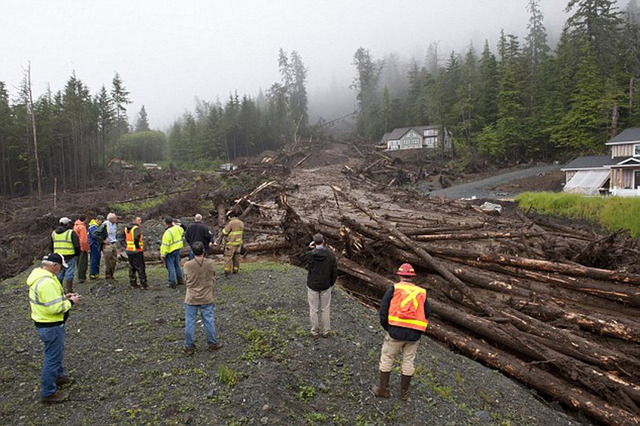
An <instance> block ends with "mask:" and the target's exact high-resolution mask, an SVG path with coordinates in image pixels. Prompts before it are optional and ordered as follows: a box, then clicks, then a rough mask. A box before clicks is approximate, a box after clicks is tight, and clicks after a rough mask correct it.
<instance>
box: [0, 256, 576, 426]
mask: <svg viewBox="0 0 640 426" xmlns="http://www.w3.org/2000/svg"><path fill="white" fill-rule="evenodd" d="M27 273H28V271H27V272H25V273H23V274H21V275H19V276H17V277H15V278H11V279H8V280H5V281H4V282H2V285H1V286H0V291H1V293H2V298H1V300H2V301H1V302H0V308H2V309H0V320H1V321H2V323H3V324H4V326H3V327H2V329H1V330H2V331H1V332H2V340H3V341H4V342H5V344H3V345H2V346H1V347H2V349H1V352H0V354H1V359H2V374H1V376H0V380H1V383H2V386H1V387H0V401H1V402H0V421H1V422H2V423H3V424H56V425H58V424H72V425H75V424H122V423H135V424H185V423H189V424H236V425H239V424H344V425H353V424H359V425H365V424H413V425H415V424H436V425H459V424H465V425H467V424H471V425H476V424H495V425H575V424H578V423H577V422H576V420H574V419H573V418H571V417H568V416H567V415H566V414H564V413H563V412H561V411H559V410H557V409H556V407H554V406H551V405H549V404H547V403H546V402H544V401H542V400H541V399H539V398H538V397H537V396H536V395H535V392H533V391H531V390H528V389H526V388H524V387H522V386H521V385H520V384H518V383H516V382H514V381H512V380H510V379H509V378H507V377H505V376H503V375H502V374H500V373H499V372H496V371H493V370H491V369H488V368H486V367H484V366H482V365H480V364H478V363H476V362H474V361H472V360H470V359H467V358H465V357H464V356H461V355H458V354H455V353H452V352H451V351H449V350H448V349H447V348H445V347H443V346H442V345H440V344H439V343H437V342H435V341H431V340H430V339H429V338H427V337H424V338H423V340H422V342H421V346H420V348H419V351H418V357H417V361H416V362H417V371H416V377H415V378H414V381H413V383H412V389H411V390H412V396H411V399H410V401H409V402H406V403H405V402H402V401H400V400H399V399H398V397H397V396H398V393H399V371H398V366H396V368H395V369H394V373H393V374H392V379H391V387H392V393H393V395H394V396H393V397H392V398H391V399H388V400H385V399H377V398H375V397H374V396H373V395H372V394H371V393H370V391H369V388H370V386H371V385H373V384H375V382H376V380H377V360H378V356H379V351H380V347H381V343H382V329H381V327H380V326H379V324H378V319H377V313H376V312H375V311H373V310H371V309H369V308H367V307H365V306H362V305H361V304H359V303H358V302H357V301H355V300H354V299H353V298H351V297H350V296H348V295H347V294H346V293H345V292H344V291H342V290H341V289H339V288H336V289H335V290H334V292H333V300H332V325H333V329H334V331H335V336H333V337H331V338H328V339H319V340H313V339H312V338H311V337H310V336H309V319H308V307H307V302H306V287H305V284H304V283H305V274H306V272H305V271H304V270H301V269H299V268H296V267H292V266H290V265H288V264H285V263H245V264H243V266H242V270H241V271H240V273H239V274H237V275H233V276H231V277H230V278H229V279H224V278H222V279H220V280H219V281H218V283H217V285H216V299H217V301H216V308H215V309H216V326H217V330H218V337H219V339H220V341H221V342H223V343H224V344H225V346H224V347H223V348H222V349H220V350H219V351H217V352H215V353H210V352H207V351H206V350H204V348H205V346H206V345H205V343H206V342H205V339H204V333H203V331H202V328H201V327H197V329H196V345H197V347H198V350H197V351H196V353H195V354H194V355H193V356H190V357H189V356H186V355H184V354H183V353H182V347H183V338H184V329H183V327H184V311H183V306H182V301H183V297H184V294H183V293H184V289H183V288H178V289H177V290H171V289H169V288H167V287H166V284H165V280H166V272H165V270H164V269H163V268H161V267H160V266H150V267H149V276H150V283H151V285H152V286H153V289H152V290H151V291H148V292H143V291H141V290H133V289H131V288H129V286H128V284H127V280H126V274H127V272H126V267H125V266H124V265H120V266H119V268H118V270H117V272H116V278H117V279H118V282H119V283H118V284H116V285H110V284H108V283H106V282H105V281H102V280H97V281H93V282H91V283H89V284H83V285H77V286H76V287H77V291H78V292H80V293H81V294H83V300H82V304H81V305H79V306H77V307H76V308H75V309H74V310H73V312H72V315H71V317H70V319H69V321H68V323H67V324H68V325H67V343H66V355H65V366H66V369H67V372H68V374H70V375H71V376H73V377H74V378H76V383H74V384H73V385H71V387H70V388H69V389H68V390H67V391H66V392H68V394H69V396H70V399H69V401H67V402H66V403H65V404H63V405H61V406H60V405H59V406H43V405H42V404H41V403H40V402H39V400H38V390H39V374H40V369H41V366H42V349H41V344H40V341H39V339H38V337H37V335H36V332H35V330H34V328H33V325H32V323H31V321H30V319H29V306H28V305H29V304H28V301H27V289H26V286H25V284H24V280H25V278H26V274H27Z"/></svg>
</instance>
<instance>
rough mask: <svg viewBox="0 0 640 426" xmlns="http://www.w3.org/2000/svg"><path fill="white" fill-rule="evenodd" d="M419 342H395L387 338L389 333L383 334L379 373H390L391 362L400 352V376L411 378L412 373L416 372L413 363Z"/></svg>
mask: <svg viewBox="0 0 640 426" xmlns="http://www.w3.org/2000/svg"><path fill="white" fill-rule="evenodd" d="M419 342H420V340H416V341H415V342H409V341H406V340H396V339H394V338H393V337H391V336H389V333H387V332H385V333H384V342H383V343H382V353H381V354H380V371H382V372H383V373H387V372H389V371H391V369H392V368H393V361H394V360H395V359H396V357H397V356H398V354H399V353H400V351H402V374H403V375H405V376H413V372H414V371H415V370H416V369H415V367H414V366H413V362H414V361H415V359H416V353H417V352H418V343H419Z"/></svg>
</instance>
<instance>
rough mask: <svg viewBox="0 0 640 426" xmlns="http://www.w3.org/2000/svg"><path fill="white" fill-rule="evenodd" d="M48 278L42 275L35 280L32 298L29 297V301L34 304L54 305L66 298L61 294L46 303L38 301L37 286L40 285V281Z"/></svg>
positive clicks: (48, 278)
mask: <svg viewBox="0 0 640 426" xmlns="http://www.w3.org/2000/svg"><path fill="white" fill-rule="evenodd" d="M50 279H51V277H42V278H40V279H39V280H38V281H36V283H35V285H34V286H33V298H31V297H29V301H30V302H31V303H33V304H34V305H40V306H52V305H55V304H56V303H60V302H62V301H63V300H67V299H66V298H65V297H64V296H62V297H58V298H57V299H53V300H50V301H48V302H47V303H42V302H41V301H40V298H39V297H38V286H39V285H40V283H41V282H43V281H46V280H50Z"/></svg>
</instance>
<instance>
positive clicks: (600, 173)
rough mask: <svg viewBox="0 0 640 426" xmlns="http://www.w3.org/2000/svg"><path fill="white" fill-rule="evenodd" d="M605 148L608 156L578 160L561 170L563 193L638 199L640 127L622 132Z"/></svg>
mask: <svg viewBox="0 0 640 426" xmlns="http://www.w3.org/2000/svg"><path fill="white" fill-rule="evenodd" d="M606 145H607V146H609V147H611V155H605V156H596V157H579V158H576V159H575V160H573V161H572V162H571V163H569V164H567V165H566V166H565V167H564V168H563V169H562V171H564V172H565V176H566V184H565V187H564V191H565V192H572V193H579V194H587V195H593V194H598V193H604V192H608V193H610V194H612V195H619V196H623V197H625V196H627V197H629V196H640V127H632V128H630V129H626V130H624V131H623V132H622V133H620V134H619V135H618V136H616V137H614V138H613V139H611V140H610V141H609V142H607V143H606Z"/></svg>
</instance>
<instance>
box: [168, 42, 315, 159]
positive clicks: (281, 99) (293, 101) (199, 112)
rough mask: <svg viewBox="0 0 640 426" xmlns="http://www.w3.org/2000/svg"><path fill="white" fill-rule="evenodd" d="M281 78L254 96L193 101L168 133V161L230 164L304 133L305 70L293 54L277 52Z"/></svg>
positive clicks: (300, 59) (306, 125)
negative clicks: (241, 157) (224, 99)
mask: <svg viewBox="0 0 640 426" xmlns="http://www.w3.org/2000/svg"><path fill="white" fill-rule="evenodd" d="M278 66H279V70H280V75H281V78H282V80H281V81H280V82H276V83H274V84H273V85H272V86H271V87H270V88H269V90H268V91H267V93H266V95H264V94H262V93H261V94H259V95H258V97H257V98H253V97H251V96H249V95H244V96H242V98H240V97H239V96H238V94H237V93H234V94H232V95H230V96H229V98H228V99H227V101H226V102H225V103H224V104H222V103H221V102H203V101H200V102H198V104H197V106H196V109H195V112H194V113H187V114H185V116H184V117H182V118H181V119H180V120H178V121H177V122H175V123H174V124H173V125H172V127H171V130H170V132H169V148H170V156H171V159H172V161H174V162H176V163H178V164H181V163H182V164H190V165H194V163H196V165H197V163H201V162H208V161H211V160H233V159H234V158H237V157H240V156H248V155H255V154H259V153H261V152H263V151H265V150H275V149H279V148H281V147H282V146H284V144H285V143H286V142H289V141H293V140H295V139H297V138H300V137H301V135H303V134H304V135H307V134H309V132H311V131H312V129H310V128H309V125H308V124H309V123H308V121H309V116H308V112H307V104H308V99H307V90H306V79H307V69H306V67H305V66H304V63H303V62H302V58H301V57H300V55H299V54H298V52H296V51H295V50H294V51H292V52H291V53H290V54H288V53H286V52H285V51H283V50H282V49H280V52H279V55H278Z"/></svg>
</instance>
